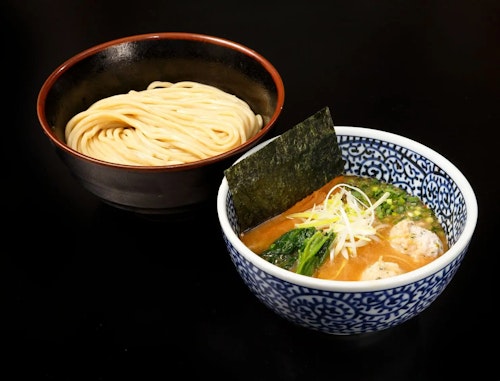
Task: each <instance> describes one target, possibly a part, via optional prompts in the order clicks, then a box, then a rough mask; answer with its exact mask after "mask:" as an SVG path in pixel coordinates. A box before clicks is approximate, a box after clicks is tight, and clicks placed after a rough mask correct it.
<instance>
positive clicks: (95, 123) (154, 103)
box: [65, 81, 263, 166]
mask: <svg viewBox="0 0 500 381" xmlns="http://www.w3.org/2000/svg"><path fill="white" fill-rule="evenodd" d="M262 127H263V118H262V116H261V115H259V114H255V113H254V112H253V111H252V110H251V108H250V106H249V105H248V104H247V103H246V102H245V101H243V100H241V99H239V98H238V97H236V96H235V95H232V94H229V93H227V92H224V91H222V90H220V89H218V88H216V87H213V86H209V85H206V84H202V83H198V82H190V81H183V82H177V83H170V82H161V81H154V82H152V83H150V84H149V85H148V87H147V88H146V89H145V90H142V91H135V90H131V91H130V92H128V93H126V94H117V95H114V96H111V97H108V98H104V99H101V100H99V101H97V102H96V103H94V104H93V105H91V106H90V107H89V108H88V109H87V110H85V111H82V112H80V113H78V114H77V115H75V116H73V117H72V118H71V120H70V121H69V122H68V123H67V125H66V129H65V139H66V143H67V144H68V145H69V146H70V147H71V148H73V149H75V150H76V151H79V152H81V153H83V154H85V155H88V156H90V157H93V158H96V159H99V160H103V161H107V162H112V163H117V164H126V165H136V166H160V165H176V164H185V163H190V162H193V161H197V160H202V159H206V158H209V157H213V156H216V155H219V154H222V153H224V152H227V151H229V150H231V149H233V148H235V147H237V146H239V145H241V144H243V143H245V142H246V141H247V140H248V139H250V138H252V137H253V136H255V135H256V134H257V133H258V132H259V131H260V130H261V129H262Z"/></svg>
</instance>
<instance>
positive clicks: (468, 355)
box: [0, 0, 500, 380]
mask: <svg viewBox="0 0 500 381" xmlns="http://www.w3.org/2000/svg"><path fill="white" fill-rule="evenodd" d="M0 14H1V17H2V28H3V33H2V38H3V40H2V41H3V43H2V50H3V73H4V75H3V81H4V86H3V90H4V97H3V99H4V100H3V107H2V110H3V124H2V128H3V130H4V132H5V133H4V135H3V139H2V150H1V152H2V158H3V160H2V163H3V167H2V172H3V173H2V195H3V197H2V199H3V206H4V208H3V211H2V212H3V213H2V216H3V222H4V224H3V233H2V237H3V249H2V254H1V257H0V258H1V261H0V279H1V290H0V298H1V299H0V305H1V313H0V329H1V331H0V334H1V337H0V346H1V348H2V349H4V351H3V353H4V354H3V355H2V357H1V360H0V361H1V363H2V366H0V378H2V379H6V380H7V379H9V380H13V379H22V378H23V377H24V376H28V375H29V376H31V378H30V379H33V380H35V379H36V380H114V379H124V378H129V377H130V376H132V377H133V378H134V379H136V380H139V379H141V380H142V379H166V378H172V377H173V375H175V374H176V373H177V372H180V373H177V374H181V375H184V376H185V377H189V376H191V377H193V378H202V377H203V378H205V377H226V378H228V379H233V380H247V379H248V380H256V379H259V380H323V379H325V380H326V379H351V380H440V379H454V378H458V377H460V376H462V375H463V374H465V373H466V372H467V373H469V374H475V375H476V376H475V378H474V379H477V380H498V379H499V378H500V369H499V367H498V363H497V360H496V359H497V356H498V353H497V352H498V351H496V350H495V348H496V346H497V344H498V340H499V334H498V331H499V329H498V324H499V323H498V316H497V314H496V311H497V306H496V305H497V303H498V298H499V286H498V281H497V280H496V279H497V277H498V275H497V273H498V268H499V265H500V261H499V259H498V252H499V249H498V248H497V247H496V246H495V244H496V238H497V237H498V232H497V229H498V220H497V217H498V214H499V212H500V211H499V208H498V195H499V192H498V188H497V187H496V183H497V178H498V175H497V166H498V163H499V160H498V140H496V138H495V137H494V135H492V134H493V133H495V131H496V128H497V127H498V125H499V122H500V115H499V114H500V113H499V107H498V105H499V101H500V97H499V90H498V89H499V88H500V86H499V85H500V70H499V67H500V49H498V42H499V41H500V26H499V25H500V5H499V3H498V2H496V1H454V2H451V1H450V2H441V1H436V2H420V1H412V2H396V1H393V2H388V1H383V2H371V1H356V2H343V1H333V2H332V1H329V2H326V1H325V2H323V3H322V4H313V3H311V2H309V3H305V4H300V3H298V4H293V3H283V4H280V5H278V4H276V5H273V4H271V3H270V2H268V3H267V4H266V3H264V4H263V5H258V4H254V3H248V2H246V3H238V2H233V3H230V4H223V3H221V4H219V3H218V2H203V3H196V2H190V1H183V2H167V1H156V0H151V1H148V2H142V3H136V4H132V5H130V4H125V3H124V2H121V1H90V0H89V1H74V2H69V1H62V0H61V1H48V0H47V1H37V2H22V1H17V0H7V1H6V2H5V1H4V2H3V3H2V9H1V13H0ZM154 31H162V32H163V31H190V32H199V33H205V34H212V35H217V36H220V37H225V38H228V39H231V40H234V41H238V42H241V43H243V44H245V45H247V46H249V47H251V48H253V49H255V50H256V51H258V52H259V53H261V54H262V55H264V56H265V57H266V58H268V59H269V60H270V61H271V62H272V63H273V64H274V65H275V67H276V68H277V69H278V70H279V71H280V73H281V75H282V77H283V80H284V82H285V90H286V96H285V107H284V110H283V114H282V116H281V118H280V120H279V121H278V125H277V128H276V130H275V134H277V133H280V132H282V131H284V130H286V129H288V128H290V127H292V126H293V125H294V124H296V123H298V122H300V121H302V120H303V119H305V118H307V117H308V116H310V115H312V114H313V113H315V112H316V111H318V110H319V109H321V108H322V107H324V106H329V107H330V109H331V111H332V115H333V119H334V122H335V124H336V125H354V126H362V127H370V128H378V129H381V130H386V131H390V132H395V133H398V134H401V135H405V136H407V137H409V138H412V139H415V140H418V141H420V142H422V143H424V144H426V145H428V146H429V147H431V148H433V149H435V150H437V151H438V152H440V153H442V154H443V155H444V156H446V157H447V158H449V159H450V160H451V161H452V162H453V163H454V164H455V165H456V166H457V167H458V168H459V169H460V170H461V171H462V172H463V173H464V175H465V176H466V177H467V178H468V179H469V181H470V183H471V185H472V187H473V188H474V190H475V192H476V195H477V197H478V205H479V220H478V224H477V229H476V233H475V235H474V238H473V240H472V242H471V245H470V249H469V252H468V254H467V256H466V258H465V259H464V262H463V264H462V266H461V268H460V269H459V271H458V273H457V274H456V276H455V278H454V279H453V281H452V282H451V284H450V285H449V286H448V287H447V289H445V291H444V292H443V294H442V295H441V296H440V297H439V299H438V300H436V301H435V302H434V303H433V304H432V305H431V307H429V308H428V309H427V310H425V311H424V312H423V313H422V314H421V316H419V317H418V318H415V319H413V320H411V321H409V322H407V323H405V324H403V325H401V326H399V327H396V328H394V329H391V330H388V331H386V332H382V333H379V334H373V335H368V336H361V337H356V336H355V337H330V336H324V335H321V334H316V333H314V332H309V331H305V330H303V329H301V328H298V327H295V326H292V325H291V324H290V323H288V322H285V321H282V320H280V319H279V318H278V317H276V316H275V315H274V314H273V313H272V312H270V311H269V310H267V309H266V308H265V307H264V306H263V305H262V304H260V303H259V302H258V301H257V300H256V299H255V298H254V297H253V296H252V295H251V294H250V293H249V291H248V290H247V289H246V287H245V286H244V285H243V283H242V282H241V281H240V279H239V278H238V276H237V274H236V271H235V270H234V268H233V266H232V263H231V262H230V260H229V256H228V255H227V253H226V251H225V247H224V243H223V242H222V238H221V235H220V231H219V226H218V221H217V216H216V206H215V199H214V200H213V202H211V203H207V204H206V205H201V206H200V209H199V210H197V211H194V212H193V213H190V214H188V215H184V216H178V217H174V216H167V217H163V218H162V217H160V216H153V217H144V216H141V215H136V214H133V213H130V212H126V211H122V210H118V209H115V208H113V207H111V206H109V205H105V204H103V203H102V202H101V201H99V200H97V199H96V198H95V197H94V196H92V195H91V194H89V193H88V192H87V191H85V190H84V189H83V188H82V187H81V186H80V185H79V184H78V183H77V182H76V181H75V179H73V178H72V177H71V175H70V174H69V173H68V171H67V169H66V167H65V166H64V164H63V163H62V162H61V161H60V159H59V158H58V156H57V155H56V154H55V151H54V150H53V147H52V146H50V144H49V142H48V140H47V139H46V137H45V136H44V135H43V133H42V131H41V128H40V127H39V125H38V122H37V118H36V109H35V105H36V96H37V93H38V90H39V88H40V87H41V85H42V83H43V81H44V80H45V79H46V77H47V76H48V75H49V74H50V72H51V71H52V70H54V69H55V68H56V67H57V66H58V65H59V64H61V63H62V62H63V61H64V60H66V59H68V58H69V57H70V56H72V55H73V54H75V53H77V52H79V51H81V50H83V49H86V48H88V47H90V46H93V45H95V44H98V43H101V42H104V41H107V40H110V39H114V38H119V37H123V36H126V35H131V34H139V33H147V32H154ZM5 353H6V354H5ZM7 372H8V373H7ZM1 373H5V375H4V374H1ZM7 375H9V376H8V377H7ZM4 376H5V377H4ZM174 378H175V377H174Z"/></svg>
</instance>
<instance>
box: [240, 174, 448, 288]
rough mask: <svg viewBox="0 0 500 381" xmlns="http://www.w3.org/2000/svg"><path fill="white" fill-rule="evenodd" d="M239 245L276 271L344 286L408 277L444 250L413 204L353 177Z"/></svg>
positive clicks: (421, 208) (427, 214) (435, 225)
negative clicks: (279, 270) (341, 281)
mask: <svg viewBox="0 0 500 381" xmlns="http://www.w3.org/2000/svg"><path fill="white" fill-rule="evenodd" d="M306 229H309V230H307V231H306ZM318 232H321V235H320V234H319V233H318ZM315 233H316V234H315ZM304 237H307V238H304ZM240 238H241V240H242V241H243V243H245V245H246V246H247V247H248V248H250V249H251V250H252V251H254V252H255V253H257V254H259V255H261V256H263V257H264V258H265V259H267V260H268V261H270V262H271V263H274V264H276V265H278V266H280V267H283V268H286V269H288V270H290V271H295V272H299V273H302V274H304V275H310V276H314V277H317V278H323V279H334V280H346V281H356V280H370V279H382V278H386V277H389V276H394V275H398V274H401V273H405V272H408V271H412V270H414V269H416V268H418V267H421V266H423V265H425V264H427V263H429V262H431V261H432V260H434V259H435V258H437V257H438V256H440V255H442V254H443V253H444V252H445V251H446V250H447V249H448V246H447V242H446V236H445V233H444V230H443V228H442V226H441V224H440V222H439V221H438V219H437V218H436V216H435V215H434V213H433V211H432V210H431V209H430V208H428V207H427V206H426V205H424V204H423V203H422V201H421V200H420V199H419V198H418V197H415V196H412V195H410V194H408V193H407V192H405V191H404V190H402V189H400V188H397V187H395V186H393V185H391V184H387V183H383V182H381V181H379V180H376V179H370V178H363V177H358V176H339V177H336V178H334V179H333V180H332V181H330V182H329V183H327V184H325V185H324V186H323V187H322V188H321V189H318V190H317V191H315V192H313V193H312V194H311V195H309V196H308V197H306V198H304V199H303V200H301V201H299V202H298V203H297V204H295V205H294V206H293V207H291V208H290V209H288V210H287V211H285V212H283V213H282V214H280V215H278V216H276V217H274V218H272V219H270V220H268V221H266V222H264V223H262V224H260V225H258V226H257V227H255V228H253V229H250V230H248V231H246V232H243V233H242V234H241V237H240ZM320 245H323V246H321V248H320V249H318V248H319V247H320ZM316 249H317V250H316ZM315 250H316V251H315ZM304 258H305V259H304ZM301 261H305V262H307V263H301Z"/></svg>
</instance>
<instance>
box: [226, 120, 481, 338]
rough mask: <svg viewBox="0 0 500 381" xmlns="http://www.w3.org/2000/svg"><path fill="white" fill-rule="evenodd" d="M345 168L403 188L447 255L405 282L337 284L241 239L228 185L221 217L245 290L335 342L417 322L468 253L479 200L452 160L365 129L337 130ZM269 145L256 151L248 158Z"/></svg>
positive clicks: (409, 275) (403, 277) (403, 279)
mask: <svg viewBox="0 0 500 381" xmlns="http://www.w3.org/2000/svg"><path fill="white" fill-rule="evenodd" d="M335 131H336V133H337V139H338V142H339V145H340V148H341V150H342V156H343V158H344V159H345V160H346V166H345V171H344V172H345V173H346V174H352V175H361V176H370V177H376V178H378V179H381V180H384V181H386V182H390V183H393V184H396V185H398V186H399V187H402V188H404V189H406V190H407V191H409V192H410V193H412V194H414V195H417V196H419V197H421V199H422V200H423V201H424V202H425V203H426V204H427V205H429V206H430V207H431V208H433V209H434V211H435V212H436V214H437V216H438V217H439V219H440V220H441V222H442V224H443V226H444V229H445V231H446V235H447V238H448V241H449V245H450V248H449V250H448V251H447V252H446V253H444V254H443V255H442V256H440V257H439V258H437V259H435V260H434V261H432V262H431V263H429V264H427V265H425V266H423V267H421V268H419V269H417V270H414V271H411V272H409V273H406V274H402V275H398V276H394V277H391V278H386V279H380V280H369V281H355V282H352V281H351V282H348V281H333V280H325V279H317V278H312V277H308V276H304V275H299V274H296V273H293V272H290V271H287V270H284V269H282V268H279V267H277V266H275V265H273V264H271V263H269V262H267V261H266V260H265V259H262V258H261V257H259V256H258V255H257V254H255V253H253V252H252V251H251V250H249V249H248V248H247V247H246V246H245V245H244V244H243V243H242V242H241V240H240V239H239V232H240V230H239V226H238V221H237V218H236V216H235V212H234V208H233V203H232V199H231V195H230V192H229V188H228V183H227V180H226V178H224V179H223V180H222V183H221V185H220V188H219V192H218V196H217V212H218V217H219V221H220V225H221V229H222V235H223V238H224V241H225V243H226V246H227V249H228V252H229V254H230V256H231V260H232V262H233V263H234V265H235V267H236V270H237V271H238V273H239V275H240V276H241V278H242V279H243V281H244V283H245V284H246V285H247V286H248V288H249V289H250V290H251V291H252V292H253V293H254V294H255V296H256V297H257V298H258V299H259V300H260V301H261V302H262V303H264V304H265V305H266V306H267V307H269V308H270V309H271V310H273V311H274V312H275V313H276V314H278V315H279V316H281V317H283V318H285V319H286V320H288V321H290V322H292V323H295V324H298V325H300V326H303V327H306V328H309V329H312V330H315V331H320V332H325V333H328V334H335V335H352V334H361V333H368V332H376V331H381V330H385V329H388V328H391V327H394V326H396V325H399V324H401V323H404V322H405V321H407V320H409V319H411V318H413V317H415V316H416V315H418V314H419V313H420V312H422V311H423V310H424V309H426V308H427V307H428V306H429V305H430V304H431V303H432V302H433V301H434V300H435V299H436V298H437V297H438V296H439V295H440V294H441V292H442V291H443V290H444V289H445V287H446V286H447V285H448V284H449V282H450V281H451V279H452V278H453V276H454V275H455V273H456V272H457V270H458V268H459V267H460V264H461V263H462V260H463V258H464V256H465V253H466V252H467V249H468V246H469V243H470V241H471V239H472V236H473V233H474V229H475V227H476V222H477V215H478V210H477V200H476V197H475V194H474V191H473V189H472V187H471V186H470V184H469V182H468V181H467V179H466V178H465V177H464V175H463V174H462V173H461V172H460V171H459V170H458V169H457V168H456V167H455V165H453V164H452V163H451V162H450V161H449V160H447V159H446V158H444V157H443V156H442V155H440V154H439V153H437V152H435V151H433V150H432V149H430V148H428V147H426V146H424V145H422V144H420V143H418V142H415V141H413V140H411V139H408V138H405V137H402V136H399V135H395V134H392V133H389V132H384V131H379V130H374V129H369V128H362V127H346V126H341V127H340V126H339V127H335ZM269 142H270V140H268V141H265V142H263V143H261V144H259V145H258V146H256V147H254V148H253V149H251V150H250V151H248V152H247V153H246V154H245V155H243V156H242V157H241V158H240V159H239V160H241V159H243V158H245V157H247V156H249V155H251V154H252V153H254V152H256V151H257V150H259V149H261V148H262V147H263V146H264V145H266V144H267V143H269Z"/></svg>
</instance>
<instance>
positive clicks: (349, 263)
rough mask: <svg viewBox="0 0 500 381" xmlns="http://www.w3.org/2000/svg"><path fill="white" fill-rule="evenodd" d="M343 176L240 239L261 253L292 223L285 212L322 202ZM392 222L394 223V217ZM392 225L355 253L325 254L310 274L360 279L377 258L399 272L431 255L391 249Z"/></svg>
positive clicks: (418, 263)
mask: <svg viewBox="0 0 500 381" xmlns="http://www.w3.org/2000/svg"><path fill="white" fill-rule="evenodd" d="M345 178H346V177H345V176H338V177H336V178H334V179H333V180H331V181H330V182H328V183H327V184H325V185H324V186H323V187H321V188H320V189H318V190H316V191H314V192H313V193H312V194H310V195H309V196H306V197H305V198H304V199H302V200H300V201H299V202H297V203H296V204H295V205H293V206H292V207H291V208H289V209H288V210H286V211H285V212H283V213H281V214H279V215H277V216H275V217H273V218H271V219H269V220H267V221H265V222H263V223H261V224H260V225H258V226H256V227H254V228H252V229H250V230H248V231H246V232H243V233H242V234H241V235H240V239H241V240H242V242H243V243H244V244H245V245H246V246H247V247H248V248H249V249H250V250H252V251H253V252H254V253H256V254H261V253H262V252H263V251H264V250H266V249H268V248H269V246H270V245H271V244H272V243H273V242H274V241H275V240H277V239H278V238H279V237H280V236H281V235H283V234H284V233H286V232H287V231H289V230H291V229H293V228H294V227H295V223H296V222H297V220H294V219H291V218H287V216H288V215H289V214H291V213H297V212H301V211H305V210H308V209H310V208H312V207H313V206H314V205H315V204H319V203H321V202H323V201H324V199H325V197H326V196H327V193H328V191H329V190H330V189H331V188H332V187H333V186H334V185H336V184H338V183H343V182H345ZM392 222H393V223H396V222H395V221H392ZM392 226H393V225H392V224H388V225H387V227H384V228H381V229H380V230H379V231H378V232H379V238H380V240H378V241H375V240H373V241H372V242H371V243H370V244H368V245H365V246H362V247H359V248H357V254H356V255H355V256H352V255H351V256H350V257H349V259H346V258H345V257H344V256H342V255H341V254H338V255H336V256H335V258H334V259H333V260H330V259H329V258H327V259H326V260H325V262H324V263H323V264H322V265H321V266H320V267H319V268H318V270H317V271H316V273H315V274H314V277H316V278H322V279H332V280H346V281H356V280H359V279H360V277H361V274H362V273H363V271H364V270H366V268H367V267H369V266H370V265H372V264H373V263H375V262H377V260H379V259H380V258H382V259H383V260H384V261H385V262H393V263H397V264H398V265H399V267H400V269H401V270H402V271H403V272H408V271H412V270H415V269H417V268H419V267H421V266H424V265H425V264H427V263H430V262H431V261H433V260H434V259H435V258H433V257H424V256H422V257H420V258H418V259H413V258H412V257H411V256H409V255H407V254H403V253H400V252H399V251H397V250H395V249H394V248H393V247H392V246H391V245H390V243H389V240H388V239H387V235H388V234H389V231H390V229H391V228H392ZM437 234H438V236H439V238H440V239H441V241H442V243H443V248H444V251H446V250H447V249H448V246H447V242H446V238H445V236H444V232H438V233H437Z"/></svg>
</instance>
